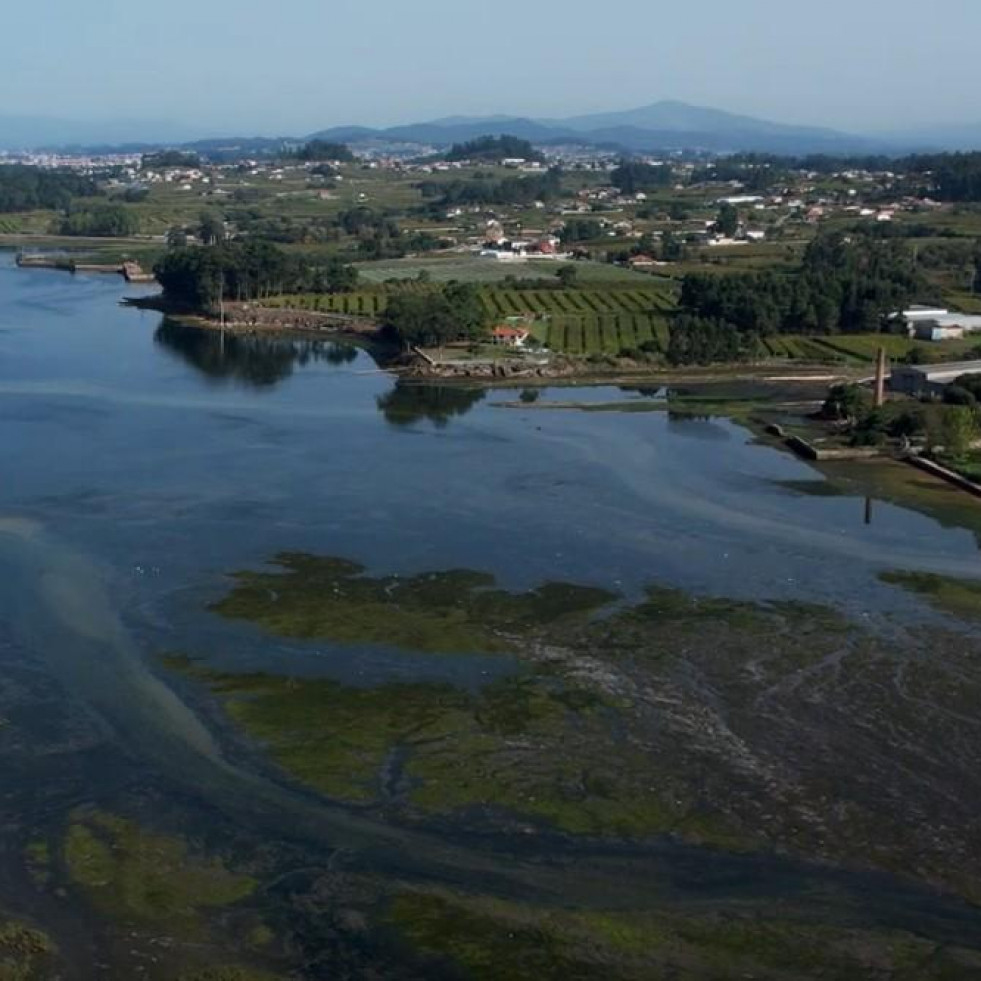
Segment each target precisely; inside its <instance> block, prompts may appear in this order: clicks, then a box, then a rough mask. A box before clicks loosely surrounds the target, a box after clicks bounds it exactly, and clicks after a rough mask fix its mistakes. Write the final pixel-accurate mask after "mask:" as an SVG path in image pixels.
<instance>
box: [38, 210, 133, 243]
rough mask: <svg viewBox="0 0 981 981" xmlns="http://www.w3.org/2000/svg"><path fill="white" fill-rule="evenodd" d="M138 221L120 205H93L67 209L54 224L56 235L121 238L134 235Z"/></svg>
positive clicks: (130, 211)
mask: <svg viewBox="0 0 981 981" xmlns="http://www.w3.org/2000/svg"><path fill="white" fill-rule="evenodd" d="M139 230H140V220H139V218H138V217H137V215H136V213H135V212H134V211H132V210H131V209H130V208H127V207H126V206H125V205H122V204H95V205H87V206H85V207H82V208H78V207H72V208H69V209H68V210H67V211H66V212H65V214H64V216H63V217H62V218H60V219H59V220H58V221H56V222H55V225H54V228H53V231H54V232H56V233H57V234H58V235H85V236H91V237H93V238H121V237H125V236H127V235H136V234H137V233H138V232H139Z"/></svg>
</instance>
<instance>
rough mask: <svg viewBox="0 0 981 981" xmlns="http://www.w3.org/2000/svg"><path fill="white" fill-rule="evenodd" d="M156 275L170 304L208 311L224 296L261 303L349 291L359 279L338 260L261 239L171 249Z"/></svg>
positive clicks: (157, 264)
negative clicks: (302, 253) (265, 299)
mask: <svg viewBox="0 0 981 981" xmlns="http://www.w3.org/2000/svg"><path fill="white" fill-rule="evenodd" d="M153 271H154V273H155V274H156V277H157V280H158V281H159V282H160V285H161V286H162V287H163V291H164V295H165V296H166V297H167V299H168V300H170V301H171V302H174V303H177V304H180V305H181V306H186V307H190V308H192V309H194V310H205V311H210V310H214V308H215V307H216V306H217V304H218V300H219V297H220V296H222V295H223V296H224V298H225V299H226V300H256V299H261V298H263V297H266V296H272V295H274V294H277V293H335V292H345V291H349V290H353V289H354V288H355V287H356V286H357V281H358V273H357V270H356V269H354V268H353V267H352V266H348V265H345V264H344V263H342V262H341V261H340V260H339V259H328V260H327V261H325V262H320V263H313V262H311V261H309V260H308V259H305V258H304V257H302V256H298V255H291V254H289V253H287V252H284V251H283V250H282V249H279V248H277V247H276V246H275V245H273V244H271V243H270V242H262V241H249V242H244V243H243V242H224V243H221V244H218V245H213V246H208V247H206V248H175V249H171V250H170V251H168V252H167V254H166V255H164V256H163V258H161V259H160V260H159V261H158V262H157V263H156V265H155V266H154V267H153Z"/></svg>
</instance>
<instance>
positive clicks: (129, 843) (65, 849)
mask: <svg viewBox="0 0 981 981" xmlns="http://www.w3.org/2000/svg"><path fill="white" fill-rule="evenodd" d="M62 853H63V858H64V862H65V866H66V868H67V870H68V874H69V878H70V880H71V882H72V883H73V884H74V885H75V886H77V887H78V888H79V889H81V890H82V891H83V892H84V893H85V894H86V896H88V897H89V899H90V900H91V901H92V902H93V903H94V905H95V906H96V907H98V908H99V909H101V910H102V911H103V912H105V913H108V914H110V915H112V916H114V917H115V918H117V919H120V920H124V921H130V922H134V923H143V924H160V925H168V926H178V927H182V928H184V929H186V930H187V931H188V932H191V933H194V932H196V931H197V929H198V927H199V926H200V920H201V917H202V915H203V913H204V911H205V910H208V909H213V908H218V907H223V906H228V905H230V904H232V903H235V902H238V901H239V900H241V899H244V898H245V897H247V896H249V895H250V894H251V893H252V892H253V890H254V889H255V885H256V883H255V882H254V880H252V879H251V878H249V877H247V876H243V875H236V874H235V873H232V872H230V871H229V870H228V869H227V868H226V867H225V865H224V864H223V863H222V862H221V861H219V860H218V859H209V858H204V857H202V856H198V855H194V854H192V853H191V852H190V850H189V849H188V847H187V845H186V843H185V842H184V841H183V840H181V839H180V838H174V837H168V836H165V835H156V834H151V833H149V832H146V831H144V830H143V829H141V828H140V827H139V825H137V824H135V823H134V822H132V821H128V820H126V819H125V818H121V817H118V816H116V815H114V814H107V813H105V812H102V811H94V812H92V813H87V814H77V815H76V816H75V819H74V821H73V823H72V824H71V825H70V827H69V828H68V831H67V833H66V836H65V839H64V842H63V846H62Z"/></svg>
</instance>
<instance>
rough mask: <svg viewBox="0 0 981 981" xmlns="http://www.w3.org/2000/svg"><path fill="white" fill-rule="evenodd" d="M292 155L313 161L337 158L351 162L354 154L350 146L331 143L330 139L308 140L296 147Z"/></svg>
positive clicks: (344, 161) (298, 158)
mask: <svg viewBox="0 0 981 981" xmlns="http://www.w3.org/2000/svg"><path fill="white" fill-rule="evenodd" d="M293 156H294V157H295V158H296V159H297V160H303V161H306V162H309V163H314V162H318V161H322V160H337V161H340V162H341V163H351V162H352V161H353V160H354V154H353V153H351V148H350V147H348V146H345V145H344V144H343V143H332V142H331V141H330V140H310V141H309V142H307V143H304V144H303V146H301V147H299V148H298V149H296V150H295V151H294V153H293Z"/></svg>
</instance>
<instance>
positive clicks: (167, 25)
mask: <svg viewBox="0 0 981 981" xmlns="http://www.w3.org/2000/svg"><path fill="white" fill-rule="evenodd" d="M2 6H3V8H5V9H3V10H2V11H0V73H2V74H0V78H2V83H0V115H2V116H11V115H17V116H50V117H57V118H60V119H71V120H96V119H119V118H125V119H142V120H151V121H154V122H157V121H167V122H168V123H170V124H172V125H173V126H174V127H177V128H179V129H181V130H182V131H187V132H188V134H189V135H190V134H198V135H202V136H203V135H231V134H236V135H253V134H256V135H258V134H263V135H303V134H305V133H309V132H312V131H314V130H317V129H321V128H324V127H328V126H332V125H340V124H348V123H357V124H361V125H369V126H379V125H393V124H398V123H406V122H418V121H422V120H428V119H433V118H437V117H440V116H444V115H452V114H464V115H483V114H495V113H507V114H514V115H524V116H536V117H537V116H546V117H548V116H564V115H574V114H579V113H585V112H594V111H607V110H615V109H627V108H634V107H637V106H641V105H646V104H648V103H651V102H655V101H658V100H660V99H680V100H683V101H686V102H692V103H695V104H699V105H708V106H713V107H716V108H720V109H726V110H729V111H732V112H740V113H746V114H749V115H755V116H761V117H764V118H768V119H773V120H777V121H781V122H792V123H806V124H816V125H826V126H832V127H836V128H839V129H845V130H849V131H852V132H858V133H881V132H887V131H891V130H902V129H907V128H911V127H924V126H930V125H935V124H946V123H954V122H962V123H981V104H979V101H978V98H977V94H976V92H977V82H976V78H975V74H976V72H975V63H976V57H977V56H976V46H977V39H978V37H981V3H979V2H978V0H932V3H930V4H926V3H923V2H922V0H888V2H886V0H818V2H815V0H807V2H804V0H742V2H740V3H733V2H731V0H694V2H691V0H689V2H681V3H679V2H678V0H618V2H616V3H614V4H612V5H610V6H607V5H606V4H604V3H597V2H586V0H565V2H563V3H558V2H552V3H547V2H544V0H493V2H487V0H484V2H473V0H471V2H468V0H414V2H412V3H407V2H404V0H164V2H161V3H134V2H133V0H85V2H79V0H35V2H33V3H23V2H17V3H14V2H12V0H9V2H4V3H3V4H2Z"/></svg>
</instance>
